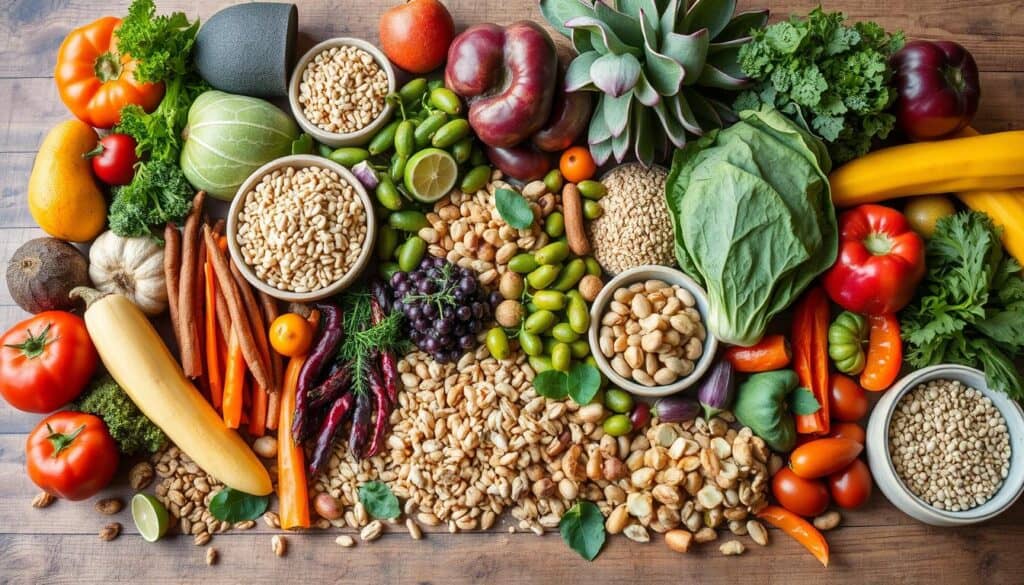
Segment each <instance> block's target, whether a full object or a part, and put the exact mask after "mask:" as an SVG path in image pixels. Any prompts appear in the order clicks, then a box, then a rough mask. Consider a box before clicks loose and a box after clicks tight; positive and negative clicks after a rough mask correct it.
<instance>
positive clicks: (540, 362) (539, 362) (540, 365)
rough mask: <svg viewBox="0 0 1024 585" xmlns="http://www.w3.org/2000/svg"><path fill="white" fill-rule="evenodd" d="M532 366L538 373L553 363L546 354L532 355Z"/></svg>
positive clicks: (546, 369) (547, 368) (544, 370)
mask: <svg viewBox="0 0 1024 585" xmlns="http://www.w3.org/2000/svg"><path fill="white" fill-rule="evenodd" d="M530 367H531V368H533V371H534V372H536V373H538V374H539V373H541V372H546V371H548V370H551V369H553V367H552V365H551V358H549V357H548V356H546V355H531V356H530ZM627 420H628V419H627Z"/></svg>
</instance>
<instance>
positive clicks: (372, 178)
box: [352, 160, 380, 189]
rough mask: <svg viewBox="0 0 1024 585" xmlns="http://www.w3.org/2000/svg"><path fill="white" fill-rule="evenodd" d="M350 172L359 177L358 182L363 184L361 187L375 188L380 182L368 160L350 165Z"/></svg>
mask: <svg viewBox="0 0 1024 585" xmlns="http://www.w3.org/2000/svg"><path fill="white" fill-rule="evenodd" d="M352 174H353V175H355V176H356V178H357V179H359V182H360V183H362V184H363V187H366V188H367V189H376V188H377V185H378V184H379V183H380V179H378V178H377V171H375V170H373V167H371V166H370V163H369V162H368V161H365V160H364V161H362V162H359V163H356V165H355V166H353V167H352Z"/></svg>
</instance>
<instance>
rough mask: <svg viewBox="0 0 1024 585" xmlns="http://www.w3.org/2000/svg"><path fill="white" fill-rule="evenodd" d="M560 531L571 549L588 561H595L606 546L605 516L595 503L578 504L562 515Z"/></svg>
mask: <svg viewBox="0 0 1024 585" xmlns="http://www.w3.org/2000/svg"><path fill="white" fill-rule="evenodd" d="M558 531H559V532H560V533H561V534H562V540H563V541H565V543H566V544H568V545H569V548H571V549H572V550H574V551H576V552H577V553H579V555H580V556H581V557H583V558H584V559H586V560H588V561H592V560H594V559H595V558H596V557H597V555H598V553H600V552H601V547H603V546H604V540H605V528H604V516H602V515H601V510H599V509H598V508H597V505H596V504H594V503H593V502H588V501H585V500H584V501H579V502H576V505H575V506H573V507H572V508H569V509H568V510H567V511H566V512H565V514H564V515H562V519H561V520H560V521H559V522H558Z"/></svg>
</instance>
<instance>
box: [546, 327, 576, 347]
mask: <svg viewBox="0 0 1024 585" xmlns="http://www.w3.org/2000/svg"><path fill="white" fill-rule="evenodd" d="M551 336H552V337H554V338H555V339H557V340H558V341H561V342H563V343H572V342H574V341H576V340H577V339H579V338H580V336H579V335H578V334H577V333H576V332H575V331H573V330H572V327H569V324H568V323H558V324H557V325H555V326H554V327H552V328H551Z"/></svg>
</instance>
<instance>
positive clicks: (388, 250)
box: [377, 224, 398, 261]
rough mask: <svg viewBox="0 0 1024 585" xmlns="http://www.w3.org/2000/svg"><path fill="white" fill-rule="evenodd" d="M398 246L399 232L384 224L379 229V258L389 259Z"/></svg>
mask: <svg viewBox="0 0 1024 585" xmlns="http://www.w3.org/2000/svg"><path fill="white" fill-rule="evenodd" d="M397 247H398V232H397V231H395V228H393V227H391V226H389V225H387V224H384V225H382V226H380V227H379V228H378V229H377V259H378V260H381V261H388V260H390V259H391V255H392V254H394V253H395V249H396V248H397Z"/></svg>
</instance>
